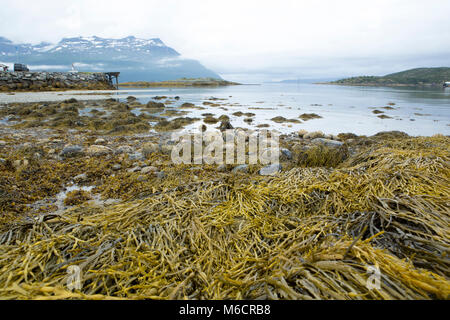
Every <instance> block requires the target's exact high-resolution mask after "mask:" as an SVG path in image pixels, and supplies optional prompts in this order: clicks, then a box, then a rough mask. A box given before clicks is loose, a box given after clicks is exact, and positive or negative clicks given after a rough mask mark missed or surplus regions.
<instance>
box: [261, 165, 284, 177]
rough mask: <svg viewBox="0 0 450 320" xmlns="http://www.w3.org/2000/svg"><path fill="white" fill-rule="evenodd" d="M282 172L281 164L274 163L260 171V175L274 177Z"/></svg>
mask: <svg viewBox="0 0 450 320" xmlns="http://www.w3.org/2000/svg"><path fill="white" fill-rule="evenodd" d="M281 170H282V167H281V164H279V163H274V164H271V165H270V166H267V167H264V168H262V169H261V170H259V174H260V175H262V176H273V175H275V174H277V173H279V172H280V171H281Z"/></svg>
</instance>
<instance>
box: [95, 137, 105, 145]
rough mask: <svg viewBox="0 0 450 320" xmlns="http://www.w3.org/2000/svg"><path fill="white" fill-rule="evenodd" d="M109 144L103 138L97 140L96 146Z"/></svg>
mask: <svg viewBox="0 0 450 320" xmlns="http://www.w3.org/2000/svg"><path fill="white" fill-rule="evenodd" d="M106 143H107V142H106V140H105V139H103V138H98V139H97V140H95V142H94V144H95V145H105V144H106Z"/></svg>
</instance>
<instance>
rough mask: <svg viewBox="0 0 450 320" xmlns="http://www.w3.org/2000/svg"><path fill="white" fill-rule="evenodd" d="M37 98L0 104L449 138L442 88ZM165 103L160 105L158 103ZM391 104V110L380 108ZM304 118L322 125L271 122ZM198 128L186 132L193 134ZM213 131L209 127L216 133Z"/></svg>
mask: <svg viewBox="0 0 450 320" xmlns="http://www.w3.org/2000/svg"><path fill="white" fill-rule="evenodd" d="M98 93H99V94H98V95H93V92H92V91H88V92H86V91H84V92H83V91H70V92H63V93H62V92H39V93H16V94H15V95H7V94H0V104H1V103H8V102H25V101H50V100H53V101H55V100H65V99H68V98H70V97H74V98H76V99H79V100H82V99H89V100H93V99H105V98H110V97H112V98H116V99H120V100H123V101H126V100H125V99H126V97H128V96H130V95H133V96H135V97H137V98H138V99H139V101H141V102H143V103H146V102H148V101H149V100H151V99H152V98H153V97H155V96H167V97H169V98H173V97H175V96H179V97H180V100H179V101H176V102H175V103H174V104H172V105H169V106H168V107H170V108H173V107H175V108H177V107H178V106H180V105H181V104H183V103H185V102H191V103H194V104H195V105H197V106H202V107H204V108H205V109H203V110H196V109H187V110H186V111H190V113H189V114H188V115H187V116H189V117H199V118H203V117H202V116H201V115H202V114H204V113H212V114H214V115H217V116H220V115H222V114H226V115H228V116H230V118H231V123H232V124H233V126H235V127H248V128H256V126H257V125H260V124H269V125H270V127H271V128H272V129H277V130H279V131H281V132H292V131H296V130H300V129H305V130H307V131H315V130H321V131H324V132H325V133H329V134H337V133H340V132H353V133H356V134H364V135H372V134H375V133H377V132H380V131H388V130H400V131H404V132H406V133H408V134H410V135H425V136H429V135H433V134H437V133H442V134H446V135H448V134H450V89H449V88H447V89H444V88H435V89H428V88H386V87H344V86H332V85H313V84H298V85H297V84H263V85H243V86H230V87H220V88H151V89H121V90H119V91H99V92H98ZM211 97H216V98H219V99H225V100H219V101H210V102H212V103H218V104H220V106H219V107H211V106H205V105H202V103H203V102H204V101H208V100H207V99H209V98H211ZM161 101H162V102H164V100H161ZM388 103H395V105H394V106H392V107H393V108H394V109H393V110H386V109H383V107H386V106H388ZM375 109H377V110H381V111H383V112H384V113H383V114H385V115H387V116H389V117H391V118H392V119H380V118H378V115H377V114H374V113H373V111H374V110H375ZM237 111H242V112H251V113H254V114H255V116H254V117H253V119H254V121H253V122H252V123H251V124H248V123H246V122H244V121H243V120H244V119H245V118H246V117H245V116H243V117H236V116H232V113H234V112H237ZM303 113H316V114H318V115H320V116H322V117H323V118H322V119H316V120H310V121H302V123H300V124H294V123H292V124H291V123H289V124H288V123H284V124H278V123H275V122H273V121H271V120H270V119H272V118H274V117H276V116H283V117H285V118H287V119H299V118H298V117H299V115H301V114H303ZM199 125H200V123H199V122H197V123H195V124H193V125H192V126H190V127H188V128H187V129H188V130H191V129H194V128H197V127H198V126H199ZM215 126H217V125H213V126H212V127H215Z"/></svg>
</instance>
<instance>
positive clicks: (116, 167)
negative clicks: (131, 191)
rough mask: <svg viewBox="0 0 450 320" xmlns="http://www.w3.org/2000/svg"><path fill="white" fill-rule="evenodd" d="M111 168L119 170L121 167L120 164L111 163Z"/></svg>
mask: <svg viewBox="0 0 450 320" xmlns="http://www.w3.org/2000/svg"><path fill="white" fill-rule="evenodd" d="M112 169H113V170H114V171H119V170H120V169H122V166H121V165H120V164H118V163H117V164H115V165H113V166H112Z"/></svg>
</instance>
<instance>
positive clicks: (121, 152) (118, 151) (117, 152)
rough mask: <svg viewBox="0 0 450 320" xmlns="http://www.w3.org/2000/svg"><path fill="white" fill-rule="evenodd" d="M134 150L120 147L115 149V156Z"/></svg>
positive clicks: (128, 147)
mask: <svg viewBox="0 0 450 320" xmlns="http://www.w3.org/2000/svg"><path fill="white" fill-rule="evenodd" d="M133 151H134V149H133V148H132V147H130V146H120V147H118V148H117V149H116V154H123V153H133Z"/></svg>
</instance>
